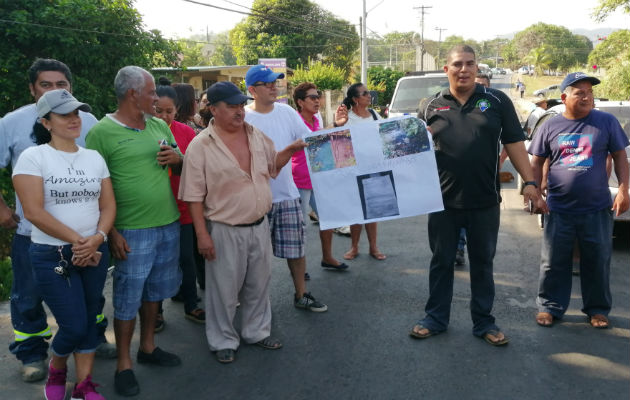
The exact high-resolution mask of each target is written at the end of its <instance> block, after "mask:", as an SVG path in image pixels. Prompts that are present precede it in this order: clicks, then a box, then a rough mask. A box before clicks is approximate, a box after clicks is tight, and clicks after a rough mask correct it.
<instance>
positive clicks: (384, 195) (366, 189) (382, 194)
mask: <svg viewBox="0 0 630 400" xmlns="http://www.w3.org/2000/svg"><path fill="white" fill-rule="evenodd" d="M357 183H358V185H359V196H360V198H361V206H362V207H363V218H365V219H366V220H368V219H374V218H383V217H391V216H394V215H399V214H400V211H399V209H398V197H397V196H396V186H395V184H394V174H393V173H392V171H382V172H376V173H372V174H365V175H359V176H357Z"/></svg>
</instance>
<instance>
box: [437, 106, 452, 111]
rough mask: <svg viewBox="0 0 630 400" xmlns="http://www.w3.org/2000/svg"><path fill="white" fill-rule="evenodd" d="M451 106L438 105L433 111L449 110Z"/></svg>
mask: <svg viewBox="0 0 630 400" xmlns="http://www.w3.org/2000/svg"><path fill="white" fill-rule="evenodd" d="M450 109H451V107H450V106H444V107H438V108H436V109H435V111H448V110H450Z"/></svg>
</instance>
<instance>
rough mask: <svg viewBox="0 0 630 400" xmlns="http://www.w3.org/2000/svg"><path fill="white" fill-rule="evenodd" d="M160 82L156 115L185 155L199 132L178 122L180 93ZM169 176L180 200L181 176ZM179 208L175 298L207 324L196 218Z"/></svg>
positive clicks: (192, 317) (189, 316)
mask: <svg viewBox="0 0 630 400" xmlns="http://www.w3.org/2000/svg"><path fill="white" fill-rule="evenodd" d="M159 83H160V84H159V85H158V86H157V88H156V93H157V95H158V97H159V100H158V102H157V103H156V105H155V116H156V117H158V118H160V119H161V120H163V121H164V122H166V124H167V125H168V126H169V128H171V132H172V133H173V137H174V138H175V141H176V142H177V146H178V147H179V149H180V151H181V152H182V154H185V153H186V149H187V148H188V144H189V143H190V142H191V141H192V140H193V139H194V138H195V131H193V130H192V128H190V127H189V126H187V125H185V124H183V123H180V122H177V121H175V120H174V118H175V114H176V110H177V107H176V103H177V94H176V92H175V89H173V88H172V87H171V86H170V82H169V81H168V79H166V78H160V79H159ZM169 176H170V179H171V189H172V190H173V194H174V196H175V198H176V199H177V193H178V192H179V179H180V177H179V175H175V174H169ZM177 208H178V209H179V214H180V217H179V223H180V235H179V265H180V268H181V269H182V284H181V286H180V288H179V293H178V294H177V295H176V296H174V297H173V300H179V301H183V302H184V316H185V317H186V319H189V320H191V321H193V322H197V323H200V324H204V323H205V322H206V313H205V311H204V310H203V309H201V308H199V307H197V301H198V300H197V287H196V283H197V274H196V265H195V259H194V257H193V242H194V241H193V228H192V218H191V216H190V212H189V211H188V205H187V204H186V202H184V201H181V200H179V199H177ZM164 324H165V322H164V316H163V315H162V304H161V303H160V312H159V314H158V320H157V321H156V324H155V329H156V332H159V331H161V330H162V329H164Z"/></svg>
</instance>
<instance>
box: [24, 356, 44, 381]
mask: <svg viewBox="0 0 630 400" xmlns="http://www.w3.org/2000/svg"><path fill="white" fill-rule="evenodd" d="M21 373H22V380H23V381H24V382H37V381H41V380H42V379H44V378H45V377H46V363H45V362H44V360H39V361H33V362H30V363H26V364H23V365H22V370H21Z"/></svg>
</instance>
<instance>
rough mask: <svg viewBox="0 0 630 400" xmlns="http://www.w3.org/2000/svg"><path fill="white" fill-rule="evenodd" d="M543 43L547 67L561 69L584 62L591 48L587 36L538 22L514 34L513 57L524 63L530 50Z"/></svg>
mask: <svg viewBox="0 0 630 400" xmlns="http://www.w3.org/2000/svg"><path fill="white" fill-rule="evenodd" d="M543 45H544V46H545V49H546V53H547V54H548V55H549V57H550V62H549V67H550V68H552V69H561V70H567V69H568V68H569V67H570V66H572V65H574V64H576V63H580V64H583V63H585V62H586V60H587V58H588V54H589V52H590V51H591V50H592V49H593V45H592V43H591V41H590V40H588V38H585V37H584V36H581V35H574V34H572V33H571V32H570V31H569V30H568V29H567V28H565V27H562V26H556V25H549V24H545V23H542V22H539V23H537V24H535V25H532V26H530V27H528V28H527V29H525V30H523V31H521V32H518V33H517V34H516V35H514V39H512V47H511V50H512V51H514V52H515V54H514V56H515V59H516V60H517V61H519V62H521V63H523V64H525V63H527V61H526V60H527V57H528V55H529V54H530V52H531V50H532V49H535V48H539V47H541V46H543Z"/></svg>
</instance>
